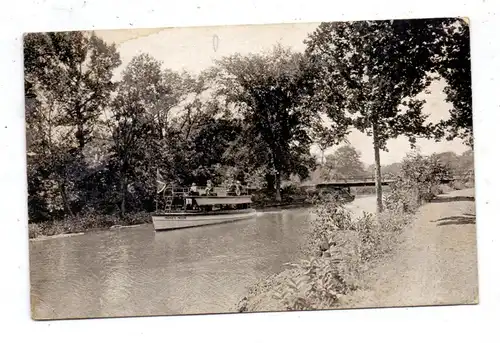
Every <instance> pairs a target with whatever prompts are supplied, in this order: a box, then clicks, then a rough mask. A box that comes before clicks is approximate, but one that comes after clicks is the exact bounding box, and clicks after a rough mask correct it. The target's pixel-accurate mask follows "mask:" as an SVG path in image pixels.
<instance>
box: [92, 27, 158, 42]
mask: <svg viewBox="0 0 500 343" xmlns="http://www.w3.org/2000/svg"><path fill="white" fill-rule="evenodd" d="M130 25H132V23H130ZM163 30H166V29H165V28H144V29H132V30H131V29H117V30H95V31H94V32H95V33H96V34H97V35H99V36H101V37H104V39H105V40H109V41H112V42H115V44H116V45H120V44H123V43H126V42H128V41H131V40H135V39H139V38H144V37H148V36H151V35H154V34H157V33H160V32H161V31H163Z"/></svg>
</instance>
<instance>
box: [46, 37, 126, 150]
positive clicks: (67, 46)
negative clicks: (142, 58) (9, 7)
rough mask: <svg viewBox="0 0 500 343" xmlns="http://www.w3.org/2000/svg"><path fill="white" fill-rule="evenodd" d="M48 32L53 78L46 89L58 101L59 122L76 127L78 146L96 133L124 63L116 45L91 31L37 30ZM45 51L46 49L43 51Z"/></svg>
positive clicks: (48, 47)
mask: <svg viewBox="0 0 500 343" xmlns="http://www.w3.org/2000/svg"><path fill="white" fill-rule="evenodd" d="M36 35H46V37H45V40H44V41H45V42H46V44H47V45H48V46H44V49H46V50H47V51H48V52H47V54H48V55H49V56H51V58H55V61H53V62H52V63H51V64H50V75H49V79H50V82H48V83H46V84H44V85H43V90H44V91H45V92H47V93H50V94H52V96H53V97H54V98H55V100H56V102H57V104H58V112H59V117H58V125H59V126H66V127H70V128H73V129H74V136H75V138H76V145H77V148H78V150H80V151H81V150H83V148H84V147H85V144H86V143H88V141H89V140H90V139H91V137H92V132H93V130H94V127H95V125H96V124H97V122H98V119H99V116H100V115H101V114H102V113H103V111H104V110H105V108H106V107H107V105H108V103H109V100H110V96H111V92H112V91H113V90H114V89H115V84H114V83H113V82H112V80H111V79H112V77H113V71H114V69H115V68H116V67H118V66H119V65H120V63H121V61H120V56H119V54H118V52H117V51H116V47H115V46H114V44H113V45H108V44H106V43H105V42H104V41H103V40H102V39H100V38H99V37H97V36H96V35H95V34H93V33H91V34H89V33H87V32H76V31H75V32H54V33H36ZM44 53H45V52H44V51H42V55H43V54H44Z"/></svg>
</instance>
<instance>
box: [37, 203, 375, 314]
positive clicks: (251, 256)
mask: <svg viewBox="0 0 500 343" xmlns="http://www.w3.org/2000/svg"><path fill="white" fill-rule="evenodd" d="M374 204H375V201H374V200H373V197H360V198H358V199H356V200H355V201H354V202H353V203H351V204H349V205H348V207H349V208H350V209H351V210H352V211H353V212H354V213H356V214H359V213H360V212H361V211H363V210H365V211H370V212H371V211H373V210H374V206H375V205H374ZM311 218H312V214H311V213H310V210H309V209H295V210H282V211H275V212H262V213H259V214H258V215H257V217H256V218H254V219H250V220H246V221H241V222H236V223H228V224H224V225H219V226H216V227H213V226H210V227H200V228H192V229H185V230H177V231H166V232H158V233H155V232H154V230H153V228H152V226H151V225H143V226H140V227H134V228H126V229H120V230H114V231H104V232H95V233H89V234H85V235H81V236H74V237H60V238H54V239H48V240H40V241H31V242H30V271H31V301H32V312H33V318H35V319H65V318H96V317H124V316H148V315H171V314H198V313H221V312H231V311H234V309H235V308H236V304H237V302H238V301H239V300H240V299H241V297H243V296H244V295H245V292H246V290H247V288H248V287H250V286H252V285H253V284H255V283H256V282H257V281H258V280H259V279H260V278H262V277H265V276H267V275H270V274H272V273H276V272H280V271H281V270H283V264H284V263H287V262H290V261H293V260H294V259H296V258H298V257H299V254H300V252H299V249H300V245H301V243H302V242H304V239H305V236H306V234H307V232H308V230H309V223H310V220H311Z"/></svg>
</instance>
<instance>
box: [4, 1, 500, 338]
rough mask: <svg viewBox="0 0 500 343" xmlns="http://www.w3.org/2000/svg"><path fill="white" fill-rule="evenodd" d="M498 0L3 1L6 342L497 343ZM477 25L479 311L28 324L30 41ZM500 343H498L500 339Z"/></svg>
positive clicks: (499, 260)
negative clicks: (424, 21)
mask: <svg viewBox="0 0 500 343" xmlns="http://www.w3.org/2000/svg"><path fill="white" fill-rule="evenodd" d="M498 4H499V2H497V1H496V0H470V1H457V0H455V1H453V0H439V1H438V0H419V1H406V2H405V1H402V0H394V1H388V0H378V1H369V0H367V1H358V0H347V1H346V0H342V1H316V0H307V1H300V2H299V1H296V2H292V1H281V2H278V1H272V0H254V1H250V0H238V1H234V0H233V1H216V0H213V1H186V0H184V1H152V0H141V1H124V0H121V1H120V0H115V1H111V0H109V1H108V0H95V1H93V0H87V1H83V0H72V1H70V0H59V1H54V0H52V1H50V0H47V1H34V0H33V1H29V0H27V1H20V0H17V1H13V2H3V3H2V9H1V10H0V25H2V30H1V33H0V35H1V39H0V42H1V43H0V44H1V45H0V46H1V49H2V51H1V53H0V74H1V77H0V95H1V97H0V98H1V101H0V161H1V162H0V190H1V191H0V200H1V204H0V218H1V225H0V230H1V235H0V263H1V264H2V267H1V268H0V280H1V281H0V316H1V317H0V327H2V330H0V335H2V336H4V337H2V338H3V339H0V340H1V341H4V342H11V341H22V340H23V339H24V338H27V339H29V340H30V341H33V342H40V340H41V341H50V342H59V341H61V342H62V341H71V342H80V341H82V342H89V341H92V340H94V341H98V342H101V341H104V342H109V341H118V342H124V341H126V342H128V341H130V342H137V341H143V340H144V341H146V340H151V339H155V340H157V341H172V340H174V341H182V342H185V341H206V340H213V341H217V342H222V341H227V342H234V341H238V342H243V341H244V342H247V341H248V342H260V341H272V342H286V341H291V340H292V341H298V342H310V341H312V342H314V341H325V342H326V341H345V342H355V341H373V340H374V339H375V341H378V340H381V341H382V340H383V341H385V342H388V341H394V342H402V341H404V342H414V341H415V342H422V341H424V342H425V341H432V342H434V341H435V342H448V341H452V342H462V341H463V342H475V341H479V342H493V341H498V337H499V336H500V335H499V334H498V331H494V329H495V327H494V325H495V324H496V323H498V322H499V321H500V311H499V308H500V280H499V276H500V268H499V267H498V263H500V256H499V251H500V249H495V244H496V245H497V248H498V243H499V232H500V229H499V228H497V226H496V225H497V222H496V220H495V219H496V217H495V214H496V213H495V212H498V209H500V202H499V199H498V194H499V187H498V182H497V180H498V178H497V175H496V174H497V169H496V162H497V160H498V159H499V158H498V156H499V155H498V147H500V144H498V143H499V142H498V139H499V137H500V134H499V133H498V129H497V128H498V127H499V119H498V118H499V111H500V108H499V107H500V106H499V99H500V93H499V90H500V87H499V83H498V79H499V77H500V76H499V73H498V71H499V66H500V63H499V60H498V56H499V55H500V50H499V44H498V42H499V41H500V40H499V39H498V33H500V21H499V20H498V18H497V13H498V11H497V10H498ZM442 16H467V17H469V18H470V20H471V31H472V63H473V101H474V104H473V107H474V111H475V113H474V115H475V118H474V120H475V121H474V124H475V128H474V129H475V135H476V147H475V156H476V177H477V206H478V209H477V212H478V221H477V223H478V249H479V272H480V280H479V281H480V305H478V306H458V307H428V308H412V309H378V310H348V311H327V312H307V313H299V312H296V313H283V314H278V313H271V314H245V315H211V316H208V315H207V316H186V317H156V318H134V319H104V320H77V321H58V322H33V321H31V319H30V314H29V309H30V306H29V279H28V276H29V273H28V237H27V229H26V226H25V223H26V218H25V211H26V200H25V199H26V180H25V175H26V174H25V155H24V154H25V141H24V118H23V115H24V114H23V101H24V96H23V79H22V77H23V70H22V50H21V44H22V35H21V34H22V32H26V31H53V30H78V29H114V28H132V27H165V26H203V25H221V24H259V23H279V22H294V21H305V22H316V21H333V20H356V19H360V20H362V19H388V18H419V17H442ZM495 338H496V339H495Z"/></svg>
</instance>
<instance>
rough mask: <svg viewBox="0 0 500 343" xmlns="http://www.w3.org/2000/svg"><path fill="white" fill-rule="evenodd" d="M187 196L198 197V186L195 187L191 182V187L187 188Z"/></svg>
mask: <svg viewBox="0 0 500 343" xmlns="http://www.w3.org/2000/svg"><path fill="white" fill-rule="evenodd" d="M189 195H200V193H199V192H198V186H196V183H194V182H193V184H192V185H191V188H189Z"/></svg>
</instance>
